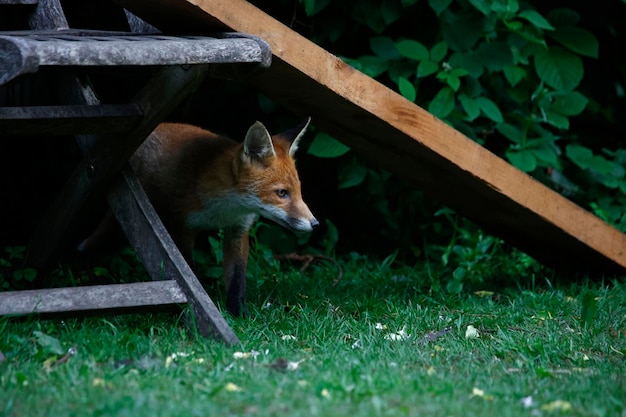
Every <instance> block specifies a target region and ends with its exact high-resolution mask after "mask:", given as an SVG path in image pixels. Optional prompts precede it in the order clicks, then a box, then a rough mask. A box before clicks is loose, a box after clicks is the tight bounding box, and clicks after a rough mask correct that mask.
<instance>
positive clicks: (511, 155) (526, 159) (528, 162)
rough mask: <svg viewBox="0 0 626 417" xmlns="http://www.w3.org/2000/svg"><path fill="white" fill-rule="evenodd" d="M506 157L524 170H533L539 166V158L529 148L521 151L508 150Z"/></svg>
mask: <svg viewBox="0 0 626 417" xmlns="http://www.w3.org/2000/svg"><path fill="white" fill-rule="evenodd" d="M506 157H507V158H508V159H509V161H511V164H513V166H515V167H516V168H517V169H519V170H521V171H524V172H532V171H534V170H535V168H537V160H536V159H535V156H534V155H533V153H532V152H529V151H528V150H521V151H512V150H508V151H506Z"/></svg>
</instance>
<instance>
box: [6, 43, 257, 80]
mask: <svg viewBox="0 0 626 417" xmlns="http://www.w3.org/2000/svg"><path fill="white" fill-rule="evenodd" d="M263 46H264V45H262V42H259V41H257V40H256V39H254V38H251V37H234V36H233V37H228V38H226V39H219V38H209V37H206V36H186V37H180V36H163V35H137V34H128V35H126V36H119V35H115V36H111V35H108V36H76V35H69V34H65V33H63V31H59V32H57V33H54V34H50V33H46V34H37V33H36V32H34V33H26V34H24V35H19V36H18V35H8V36H7V35H5V34H2V33H1V32H0V50H1V51H2V52H3V53H2V56H1V58H2V61H1V63H2V66H3V68H4V71H2V72H1V73H0V85H2V84H5V83H7V82H9V81H10V80H12V79H14V78H16V77H18V76H19V75H22V74H27V73H34V72H37V71H38V69H39V67H41V66H125V65H135V66H139V65H141V66H148V65H152V66H153V65H194V64H208V63H210V64H242V63H255V64H258V65H268V64H269V61H268V59H267V58H269V56H268V54H267V53H266V52H267V50H266V48H264V47H263Z"/></svg>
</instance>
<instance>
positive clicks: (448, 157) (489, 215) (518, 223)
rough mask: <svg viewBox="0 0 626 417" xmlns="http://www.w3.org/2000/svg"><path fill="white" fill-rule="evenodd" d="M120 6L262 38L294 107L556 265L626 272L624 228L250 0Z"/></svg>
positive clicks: (260, 84) (284, 99) (271, 77)
mask: <svg viewBox="0 0 626 417" xmlns="http://www.w3.org/2000/svg"><path fill="white" fill-rule="evenodd" d="M119 2H120V3H122V4H123V5H124V6H125V7H126V8H128V9H130V10H131V11H133V13H135V14H137V15H138V16H141V17H142V18H144V19H146V20H148V21H149V22H150V23H152V24H153V25H155V26H157V27H158V28H159V29H161V30H186V31H188V32H189V31H200V30H210V29H209V28H211V27H219V26H227V27H228V28H230V29H232V30H236V31H243V32H246V33H250V34H253V35H257V36H260V37H262V38H263V39H265V40H266V41H267V42H268V44H269V45H270V47H271V49H272V52H273V54H274V59H273V64H272V67H271V68H270V69H269V70H268V71H265V72H263V74H260V75H259V76H258V77H256V78H254V79H253V80H252V82H253V83H254V85H255V86H256V87H257V88H258V89H259V90H261V91H263V92H264V93H265V94H267V95H268V96H269V97H271V98H272V99H274V100H276V101H278V102H280V103H282V105H283V106H284V107H285V108H286V109H289V110H292V111H294V112H296V113H298V114H301V115H311V116H313V121H314V123H315V124H316V125H317V126H319V127H321V128H322V129H324V130H326V131H327V132H329V133H331V134H333V135H334V136H336V137H337V138H338V139H340V140H341V141H343V142H345V143H346V144H347V145H349V146H350V147H352V148H353V149H355V150H356V151H358V152H360V153H361V154H363V155H364V156H366V157H367V158H369V159H370V160H372V161H375V162H377V163H379V164H380V165H381V166H383V167H385V168H387V169H388V170H389V171H391V172H393V173H395V174H397V175H398V176H400V177H402V178H404V179H406V180H408V181H410V182H411V183H413V184H415V185H416V186H418V187H419V188H422V189H423V190H425V191H426V192H428V193H429V195H431V196H432V197H434V198H437V199H439V200H440V201H442V202H443V203H445V204H446V205H448V206H450V207H451V208H453V209H455V210H456V211H458V212H459V213H461V214H464V215H466V216H467V217H469V218H471V219H472V220H474V221H475V222H477V223H478V224H480V225H482V226H483V227H484V228H485V229H487V230H488V231H490V232H492V233H494V234H496V235H499V236H501V237H503V238H505V239H507V240H508V241H509V242H511V243H513V244H516V245H518V246H519V247H520V248H521V249H523V250H525V251H526V252H528V253H529V254H531V255H534V256H535V257H537V258H538V259H540V260H542V261H544V262H546V263H549V264H552V265H559V266H564V267H568V268H577V269H579V270H583V269H584V270H586V271H587V270H588V271H591V272H596V273H604V272H616V271H617V272H620V273H623V272H624V268H626V236H625V235H624V234H622V233H620V232H619V231H618V230H616V229H614V228H612V227H610V226H609V225H607V224H606V223H604V222H603V221H601V220H600V219H598V218H597V217H595V216H593V215H592V214H590V213H589V212H587V211H585V210H583V209H582V208H580V207H579V206H577V205H575V204H574V203H572V202H571V201H569V200H567V199H566V198H564V197H562V196H561V195H559V194H558V193H556V192H554V191H552V190H550V189H549V188H547V187H545V186H544V185H542V184H541V183H539V182H537V181H535V180H534V179H532V178H531V177H529V176H528V175H526V174H524V173H522V172H521V171H519V170H517V169H515V168H514V167H513V166H511V165H510V164H508V163H507V162H506V161H504V160H502V159H501V158H499V157H497V156H496V155H494V154H492V153H491V152H489V151H487V150H486V149H484V148H482V147H481V146H480V145H478V144H476V143H474V142H473V141H471V140H470V139H468V138H466V137H465V136H463V135H462V134H461V133H459V132H458V131H456V130H455V129H453V128H451V127H450V126H448V125H447V124H445V123H443V122H442V121H440V120H438V119H437V118H435V117H434V116H433V115H431V114H430V113H428V112H427V111H425V110H424V109H422V108H420V107H418V106H416V105H415V104H413V103H411V102H409V101H407V100H405V99H404V98H403V97H402V96H400V95H399V94H397V93H395V92H393V91H392V90H390V89H388V88H387V87H385V86H383V85H382V84H380V83H378V82H377V81H375V80H373V79H371V78H369V77H367V76H365V75H364V74H362V73H360V72H358V71H356V70H354V69H353V68H351V67H350V66H348V65H346V64H345V63H344V62H342V61H341V60H340V59H339V58H337V57H335V56H333V55H332V54H330V53H328V52H327V51H325V50H324V49H322V48H320V47H318V46H317V45H315V44H313V43H312V42H310V41H308V40H307V39H305V38H304V37H302V36H300V35H298V34H297V33H295V32H293V31H292V30H290V29H289V28H288V27H286V26H285V25H283V24H281V23H280V22H278V21H276V20H275V19H273V18H271V17H270V16H268V15H266V14H265V13H263V12H262V11H261V10H259V9H257V8H256V7H254V6H252V5H251V4H249V3H247V2H246V1H244V0H230V1H218V0H197V1H195V0H194V1H187V0H163V1H161V2H160V4H159V7H158V8H154V7H152V6H151V5H150V4H149V2H145V1H142V0H120V1H119ZM183 23H184V25H183ZM183 26H184V27H183ZM407 221H411V219H407Z"/></svg>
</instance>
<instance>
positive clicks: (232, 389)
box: [224, 382, 243, 392]
mask: <svg viewBox="0 0 626 417" xmlns="http://www.w3.org/2000/svg"><path fill="white" fill-rule="evenodd" d="M224 389H225V390H226V391H228V392H241V391H243V389H242V388H241V387H240V386H238V385H235V384H233V383H232V382H229V383H228V384H226V386H225V387H224Z"/></svg>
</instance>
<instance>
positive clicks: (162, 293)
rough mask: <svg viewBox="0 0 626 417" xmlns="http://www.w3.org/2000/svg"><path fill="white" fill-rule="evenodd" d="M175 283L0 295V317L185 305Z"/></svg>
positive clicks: (9, 292)
mask: <svg viewBox="0 0 626 417" xmlns="http://www.w3.org/2000/svg"><path fill="white" fill-rule="evenodd" d="M186 302H187V297H186V296H185V294H184V292H183V291H182V290H181V288H180V286H179V285H178V283H177V282H176V281H174V280H168V281H154V282H138V283H131V284H111V285H93V286H86V287H73V288H51V289H44V290H26V291H6V292H0V316H5V315H25V314H33V313H39V314H46V313H67V312H84V311H89V310H119V309H130V308H136V307H143V308H149V307H156V306H162V305H173V304H184V303H186Z"/></svg>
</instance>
